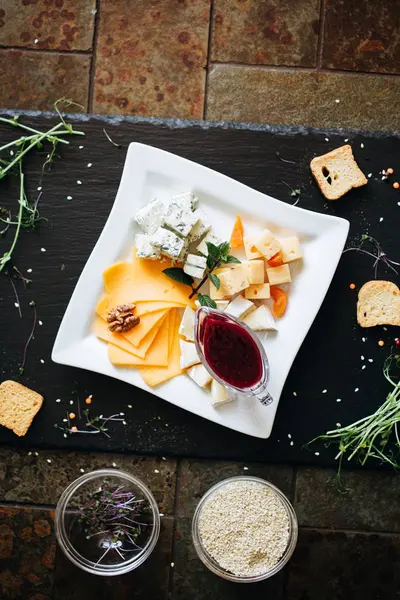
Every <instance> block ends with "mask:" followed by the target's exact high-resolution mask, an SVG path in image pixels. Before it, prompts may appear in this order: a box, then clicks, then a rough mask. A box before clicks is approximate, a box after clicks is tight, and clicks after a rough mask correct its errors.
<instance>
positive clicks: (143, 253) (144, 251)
mask: <svg viewBox="0 0 400 600" xmlns="http://www.w3.org/2000/svg"><path fill="white" fill-rule="evenodd" d="M135 245H136V256H137V257H138V258H148V259H150V260H157V259H159V258H160V257H161V251H160V248H157V247H156V246H153V244H152V243H151V237H150V236H149V235H147V233H137V234H136V235H135Z"/></svg>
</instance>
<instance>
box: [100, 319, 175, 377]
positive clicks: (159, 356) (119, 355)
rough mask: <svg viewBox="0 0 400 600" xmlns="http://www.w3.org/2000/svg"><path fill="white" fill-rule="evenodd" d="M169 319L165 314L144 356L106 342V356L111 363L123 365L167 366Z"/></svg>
mask: <svg viewBox="0 0 400 600" xmlns="http://www.w3.org/2000/svg"><path fill="white" fill-rule="evenodd" d="M169 323H170V319H169V316H168V315H167V316H166V317H165V318H164V322H163V324H162V325H161V327H160V329H159V331H158V333H157V335H156V337H155V338H154V342H153V343H152V345H151V346H150V348H149V351H148V352H147V354H146V356H145V357H144V358H139V357H138V356H134V355H133V354H130V353H129V352H125V350H121V348H118V347H117V346H115V345H114V344H112V343H111V344H108V358H109V359H110V361H111V362H112V364H113V365H117V366H124V367H137V366H142V365H143V366H149V367H167V366H168V336H169Z"/></svg>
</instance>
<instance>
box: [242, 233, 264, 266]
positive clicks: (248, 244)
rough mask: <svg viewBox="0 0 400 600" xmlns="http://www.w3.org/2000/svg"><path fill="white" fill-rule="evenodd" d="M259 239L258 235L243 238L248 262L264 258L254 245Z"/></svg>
mask: <svg viewBox="0 0 400 600" xmlns="http://www.w3.org/2000/svg"><path fill="white" fill-rule="evenodd" d="M257 237H258V234H256V235H245V236H244V237H243V244H244V251H245V252H246V258H247V260H253V259H255V258H262V254H261V252H259V250H257V248H256V247H255V245H254V240H255V239H256V238H257Z"/></svg>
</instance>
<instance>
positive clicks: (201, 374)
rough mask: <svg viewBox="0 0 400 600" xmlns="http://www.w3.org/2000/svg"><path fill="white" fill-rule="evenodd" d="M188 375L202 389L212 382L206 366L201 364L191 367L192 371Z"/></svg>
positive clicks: (189, 370) (188, 371)
mask: <svg viewBox="0 0 400 600" xmlns="http://www.w3.org/2000/svg"><path fill="white" fill-rule="evenodd" d="M187 374H188V375H189V377H191V378H192V379H193V381H194V382H195V383H197V385H199V386H200V387H202V388H204V387H206V386H207V385H208V384H209V383H210V382H211V380H212V377H211V375H210V373H209V372H208V371H207V369H206V368H205V366H204V365H201V364H200V365H194V366H193V367H190V369H188V370H187Z"/></svg>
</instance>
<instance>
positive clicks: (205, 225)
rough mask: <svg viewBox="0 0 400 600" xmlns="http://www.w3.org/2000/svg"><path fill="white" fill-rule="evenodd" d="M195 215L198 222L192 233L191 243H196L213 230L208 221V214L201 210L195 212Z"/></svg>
mask: <svg viewBox="0 0 400 600" xmlns="http://www.w3.org/2000/svg"><path fill="white" fill-rule="evenodd" d="M193 215H196V217H197V219H198V220H197V223H196V225H195V226H194V227H193V229H192V231H191V232H190V236H189V237H190V242H196V241H197V240H199V239H200V238H202V237H203V235H206V233H208V232H209V231H210V229H211V224H210V222H209V221H208V219H207V216H206V214H205V213H204V211H202V210H201V208H198V209H197V210H195V211H194V213H193Z"/></svg>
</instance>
